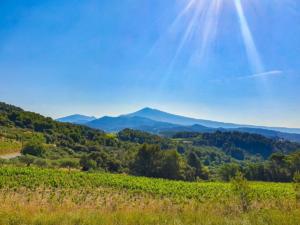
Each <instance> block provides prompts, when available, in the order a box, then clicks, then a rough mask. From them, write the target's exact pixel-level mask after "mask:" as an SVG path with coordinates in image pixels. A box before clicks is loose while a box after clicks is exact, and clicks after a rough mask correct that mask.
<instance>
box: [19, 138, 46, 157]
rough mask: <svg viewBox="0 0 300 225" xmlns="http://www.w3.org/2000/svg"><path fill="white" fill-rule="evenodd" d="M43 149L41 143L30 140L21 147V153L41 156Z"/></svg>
mask: <svg viewBox="0 0 300 225" xmlns="http://www.w3.org/2000/svg"><path fill="white" fill-rule="evenodd" d="M45 151H46V150H45V147H44V145H43V144H42V143H40V142H36V141H31V142H29V143H27V144H26V145H25V146H24V147H23V149H22V150H21V153H22V154H23V155H33V156H38V157H42V156H43V155H44V153H45Z"/></svg>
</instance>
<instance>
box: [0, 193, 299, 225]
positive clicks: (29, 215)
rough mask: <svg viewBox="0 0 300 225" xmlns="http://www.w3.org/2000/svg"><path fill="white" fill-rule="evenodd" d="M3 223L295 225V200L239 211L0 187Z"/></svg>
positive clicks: (226, 205)
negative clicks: (245, 211) (244, 211)
mask: <svg viewBox="0 0 300 225" xmlns="http://www.w3.org/2000/svg"><path fill="white" fill-rule="evenodd" d="M0 199H1V201H0V224H1V225H8V224H9V225H12V224H14V225H26V224H28V225H31V224H40V225H44V224H45V225H46V224H47V225H48V224H49V225H50V224H51V225H54V224H55V225H56V224H57V225H71V224H72V225H73V224H78V225H81V224H86V225H88V224H95V225H96V224H103V225H104V224H105V225H117V224H119V225H121V224H124V225H125V224H126V225H127V224H128V225H143V224H153V225H154V224H155V225H160V224H178V225H179V224H191V225H193V224H195V225H196V224H216V225H217V224H228V225H238V224H250V225H252V224H254V225H265V224H272V225H273V224H274V225H277V224H278V225H279V224H282V225H283V224H284V225H299V224H300V209H297V207H296V204H295V202H292V201H290V200H287V201H276V200H269V201H261V202H253V203H252V205H251V209H250V210H249V211H248V212H247V213H243V212H242V209H241V208H240V207H239V206H238V204H237V203H236V201H235V200H231V201H228V200H223V201H222V200H220V201H207V202H198V201H196V200H182V201H179V200H176V199H172V198H164V197H160V198H159V197H155V196H152V195H149V194H137V193H130V192H126V191H120V190H116V189H109V188H97V189H84V190H77V189H36V190H35V191H32V190H27V189H23V188H21V189H15V190H13V189H1V191H0Z"/></svg>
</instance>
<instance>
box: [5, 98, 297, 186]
mask: <svg viewBox="0 0 300 225" xmlns="http://www.w3.org/2000/svg"><path fill="white" fill-rule="evenodd" d="M1 137H3V138H8V139H14V140H16V141H19V142H21V143H22V150H21V152H22V156H20V157H18V158H15V159H11V160H1V163H2V164H16V165H26V166H32V165H35V166H40V167H48V168H57V167H61V168H68V169H81V170H83V171H107V172H112V173H127V174H132V175H136V176H147V177H158V178H166V179H174V180H188V181H194V180H225V181H226V180H230V179H231V177H233V176H234V175H235V174H236V173H237V172H238V171H240V172H242V173H243V174H245V177H246V178H247V179H249V180H258V181H280V182H289V181H292V177H293V175H294V174H295V172H296V171H299V170H300V144H298V143H293V142H290V141H286V140H283V139H272V138H267V137H264V136H261V135H257V134H250V133H242V132H220V131H217V132H215V133H202V134H200V133H195V132H181V133H177V134H174V135H173V136H172V137H169V138H166V137H161V136H158V135H153V134H149V133H146V132H141V131H136V130H130V129H125V130H123V131H121V132H119V133H116V134H109V133H105V132H103V131H100V130H96V129H92V128H88V127H86V126H81V125H74V124H69V123H60V122H57V121H55V120H53V119H51V118H48V117H44V116H42V115H39V114H37V113H33V112H27V111H24V110H22V109H21V108H18V107H15V106H12V105H8V104H5V103H0V138H1Z"/></svg>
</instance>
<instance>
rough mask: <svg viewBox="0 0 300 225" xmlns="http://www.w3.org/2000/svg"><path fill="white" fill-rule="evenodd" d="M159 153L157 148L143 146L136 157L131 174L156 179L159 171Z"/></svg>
mask: <svg viewBox="0 0 300 225" xmlns="http://www.w3.org/2000/svg"><path fill="white" fill-rule="evenodd" d="M160 151H161V150H160V148H159V146H156V145H147V144H144V145H143V146H142V147H141V148H140V149H139V151H138V153H137V155H136V158H135V161H134V164H133V173H134V174H136V175H139V176H147V177H157V176H158V171H159V170H160V168H159V167H160V160H161V157H160V156H161V152H160Z"/></svg>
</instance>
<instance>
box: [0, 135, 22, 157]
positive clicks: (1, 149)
mask: <svg viewBox="0 0 300 225" xmlns="http://www.w3.org/2000/svg"><path fill="white" fill-rule="evenodd" d="M21 146H22V145H21V143H20V142H17V141H15V140H13V139H7V138H4V137H0V155H6V154H11V153H17V152H20V151H21Z"/></svg>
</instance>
